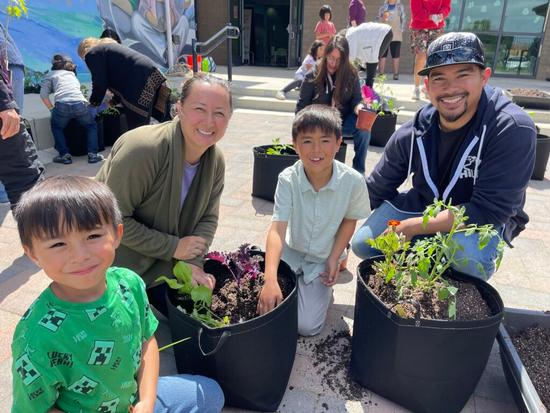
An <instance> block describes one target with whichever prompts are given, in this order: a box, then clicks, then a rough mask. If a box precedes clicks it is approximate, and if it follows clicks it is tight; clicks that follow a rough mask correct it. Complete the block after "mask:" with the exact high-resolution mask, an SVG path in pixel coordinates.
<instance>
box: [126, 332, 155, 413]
mask: <svg viewBox="0 0 550 413" xmlns="http://www.w3.org/2000/svg"><path fill="white" fill-rule="evenodd" d="M158 378H159V349H158V345H157V340H156V339H155V336H151V338H149V340H147V341H146V342H145V343H143V346H142V347H141V364H140V366H139V371H138V379H137V382H138V388H139V402H138V403H137V404H136V405H135V406H134V409H133V410H132V412H133V413H152V412H153V410H154V409H155V401H156V398H157V382H158Z"/></svg>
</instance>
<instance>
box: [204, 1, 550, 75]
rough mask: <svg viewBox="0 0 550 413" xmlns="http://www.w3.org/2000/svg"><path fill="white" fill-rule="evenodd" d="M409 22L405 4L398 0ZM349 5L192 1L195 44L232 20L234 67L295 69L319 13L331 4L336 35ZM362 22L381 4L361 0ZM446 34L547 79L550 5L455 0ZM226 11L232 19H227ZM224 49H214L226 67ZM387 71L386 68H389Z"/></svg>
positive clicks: (505, 66)
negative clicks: (470, 38)
mask: <svg viewBox="0 0 550 413" xmlns="http://www.w3.org/2000/svg"><path fill="white" fill-rule="evenodd" d="M401 2H402V4H404V5H405V7H406V9H407V17H408V18H409V19H410V7H409V1H408V0H401ZM348 3H349V0H332V1H328V0H227V1H226V0H196V9H197V26H198V38H199V41H204V40H206V39H208V38H209V37H210V36H212V35H213V34H214V33H216V32H217V31H218V30H219V29H220V28H221V27H223V26H224V25H225V24H227V22H228V21H231V23H232V24H233V25H236V26H238V27H239V28H240V29H241V39H240V40H239V41H234V42H233V51H232V52H233V62H234V63H235V64H251V65H257V66H281V67H296V66H297V65H299V63H300V62H301V60H302V59H303V57H304V56H305V55H306V54H307V52H308V49H309V46H310V45H311V43H312V41H313V40H314V39H315V36H314V32H313V31H314V28H315V25H316V23H317V21H318V20H319V9H320V8H321V6H322V5H323V4H330V6H331V7H332V10H333V16H332V21H333V23H334V24H335V26H336V29H337V30H340V29H342V28H345V27H347V25H348ZM364 3H365V5H366V8H367V21H375V19H376V15H377V13H378V9H379V7H380V6H381V5H382V4H383V0H364ZM451 4H452V11H451V14H450V16H449V18H448V19H447V31H471V32H474V33H476V34H477V35H478V36H479V37H480V38H481V40H482V41H483V42H484V44H485V48H486V58H487V63H488V66H490V67H491V68H492V69H493V73H494V75H495V76H505V77H530V78H536V79H546V78H550V39H547V34H546V26H547V20H548V0H452V2H451ZM229 14H230V15H229ZM226 56H227V55H226V50H225V46H224V47H220V48H218V50H216V51H215V52H214V58H215V59H216V61H219V62H220V63H225V62H226ZM387 67H388V69H389V68H390V67H391V66H390V65H388V66H387ZM400 67H401V73H412V70H413V55H412V52H411V50H410V41H409V33H408V30H407V32H406V33H405V34H404V38H403V43H402V46H401V64H400Z"/></svg>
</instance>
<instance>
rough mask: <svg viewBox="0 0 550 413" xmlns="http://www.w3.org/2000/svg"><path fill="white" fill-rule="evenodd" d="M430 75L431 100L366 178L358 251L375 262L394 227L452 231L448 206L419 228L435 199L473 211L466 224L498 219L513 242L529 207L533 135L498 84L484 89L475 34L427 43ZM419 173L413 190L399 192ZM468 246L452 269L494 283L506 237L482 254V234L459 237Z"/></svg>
mask: <svg viewBox="0 0 550 413" xmlns="http://www.w3.org/2000/svg"><path fill="white" fill-rule="evenodd" d="M418 74H419V75H420V76H424V75H426V76H427V78H426V80H425V85H426V89H427V91H428V94H429V97H430V101H431V104H428V105H426V106H424V107H423V108H421V109H420V110H419V111H418V113H417V114H416V116H415V118H414V120H412V121H409V122H407V123H406V124H404V125H403V126H402V127H401V128H399V129H398V130H397V131H396V132H395V133H394V134H393V136H392V137H391V138H390V140H389V142H388V144H387V145H386V148H385V150H384V155H383V156H382V158H381V159H380V161H379V162H378V164H377V165H376V167H375V168H374V171H373V172H372V174H371V175H370V176H369V177H368V178H367V186H368V190H369V197H370V203H371V209H372V210H374V211H373V213H372V214H371V216H370V217H369V218H368V219H367V221H366V222H365V224H364V225H363V226H362V227H361V228H360V229H359V230H358V231H357V232H356V234H355V235H354V238H353V241H352V248H353V251H354V252H355V254H356V255H358V256H359V257H361V258H368V257H372V256H374V255H378V254H379V252H378V251H376V250H374V249H373V248H371V247H369V246H368V245H367V243H366V241H367V240H368V239H371V238H376V237H377V236H378V235H379V234H381V233H382V232H383V231H385V230H386V228H387V222H388V221H389V220H390V219H392V220H398V221H400V224H399V225H398V226H397V227H396V231H397V232H400V233H402V234H403V235H405V237H406V238H407V239H408V240H411V239H412V240H413V241H414V240H415V239H417V237H419V236H423V235H430V234H435V233H436V232H446V231H449V230H450V228H451V226H452V223H453V216H452V214H451V213H450V212H449V211H447V210H445V211H442V212H440V213H439V214H438V215H437V216H436V217H435V218H433V219H430V220H429V222H428V224H427V227H423V226H422V212H423V210H424V209H425V207H426V206H427V205H429V204H431V203H432V202H433V200H434V199H439V200H443V201H445V202H452V204H453V205H461V206H463V207H464V208H465V209H466V213H465V215H466V216H467V217H469V220H468V223H472V224H478V225H485V224H492V225H493V226H494V228H495V229H496V230H498V231H499V233H500V234H502V237H503V238H504V240H505V241H506V242H508V244H510V242H511V240H512V239H513V238H514V237H515V236H517V235H518V234H519V233H520V232H521V231H522V230H523V229H524V228H525V224H526V223H527V222H528V220H529V217H528V216H527V214H526V213H525V212H524V211H523V207H524V204H525V196H526V193H525V191H526V188H527V184H528V182H529V178H530V176H531V173H532V172H533V168H534V162H535V144H536V131H535V125H534V124H533V121H532V120H531V118H530V117H529V115H528V114H527V113H525V112H524V111H523V110H521V108H519V107H518V106H517V105H515V104H514V103H512V102H511V101H510V100H509V99H508V98H507V97H506V96H505V95H504V94H503V93H502V91H501V90H499V89H496V88H492V87H490V86H488V85H487V82H488V80H489V77H490V75H491V69H490V68H486V67H485V59H484V54H483V44H482V43H481V41H480V40H479V38H478V37H477V36H476V35H475V34H473V33H447V34H445V35H443V36H441V37H439V38H438V39H437V40H435V41H434V42H433V43H432V44H431V45H430V47H429V49H428V57H427V61H426V66H425V68H424V69H423V70H421V71H420V72H419V73H418ZM410 176H412V188H411V189H409V190H408V191H405V192H398V188H399V186H400V185H401V184H402V183H403V182H404V181H405V180H407V178H409V177H410ZM456 237H457V238H456V240H457V241H458V243H459V244H460V245H462V247H463V250H461V251H458V252H457V255H456V256H455V258H456V260H457V262H458V263H459V264H457V265H454V268H455V269H456V270H458V271H461V272H463V273H466V274H469V275H473V276H476V277H480V278H484V279H487V278H489V277H490V276H491V275H492V274H493V272H494V271H495V258H496V256H497V250H496V249H497V245H498V243H499V241H500V237H499V236H496V237H494V238H493V239H492V240H491V241H490V242H489V244H488V245H487V246H486V247H485V248H484V249H482V250H480V249H479V248H478V237H477V236H476V235H470V236H465V235H464V234H463V233H460V234H457V235H456Z"/></svg>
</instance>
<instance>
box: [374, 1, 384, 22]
mask: <svg viewBox="0 0 550 413" xmlns="http://www.w3.org/2000/svg"><path fill="white" fill-rule="evenodd" d="M385 11H386V5H385V4H382V5H381V6H380V8H379V9H378V14H377V15H376V20H377V21H379V22H384V20H383V19H382V17H383V16H384V12H385Z"/></svg>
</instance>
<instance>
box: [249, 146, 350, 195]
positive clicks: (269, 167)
mask: <svg viewBox="0 0 550 413" xmlns="http://www.w3.org/2000/svg"><path fill="white" fill-rule="evenodd" d="M272 146H273V145H263V146H256V147H254V148H253V149H252V150H253V152H254V172H253V174H252V196H255V197H258V198H262V199H265V200H267V201H271V202H273V199H274V197H275V189H276V188H277V181H278V178H279V174H280V173H281V172H282V171H283V169H285V168H288V167H289V166H292V165H294V163H295V162H296V161H297V160H298V159H299V158H298V155H297V154H296V153H295V152H294V150H292V152H293V153H285V154H283V155H268V154H266V153H265V152H266V150H267V149H268V148H271V147H272ZM347 147H348V146H347V144H346V143H345V142H342V144H341V145H340V150H339V151H338V153H337V154H336V160H337V161H340V162H342V163H345V162H346V150H347Z"/></svg>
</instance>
